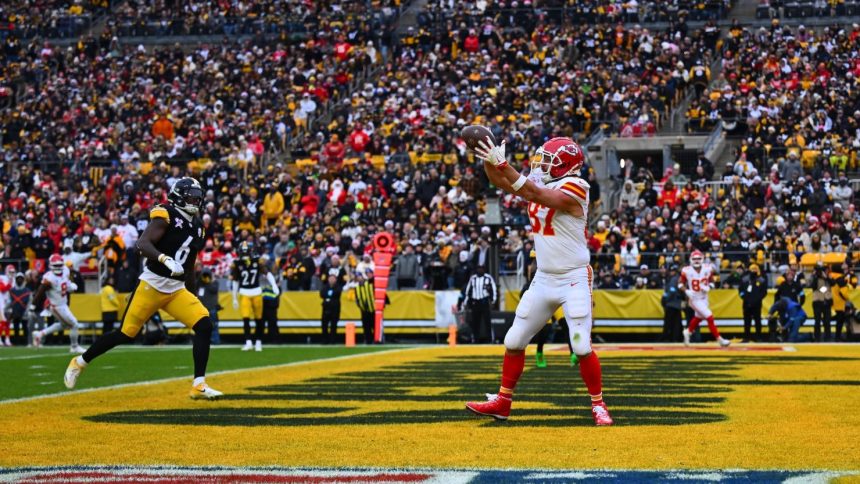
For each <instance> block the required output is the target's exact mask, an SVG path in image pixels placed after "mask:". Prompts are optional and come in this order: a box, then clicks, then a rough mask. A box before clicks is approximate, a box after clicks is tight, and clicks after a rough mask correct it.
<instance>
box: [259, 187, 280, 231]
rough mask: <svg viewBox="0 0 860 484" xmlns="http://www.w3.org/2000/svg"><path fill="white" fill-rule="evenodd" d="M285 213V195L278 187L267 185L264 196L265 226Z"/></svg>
mask: <svg viewBox="0 0 860 484" xmlns="http://www.w3.org/2000/svg"><path fill="white" fill-rule="evenodd" d="M283 213H284V196H283V195H281V192H280V190H278V187H276V186H274V185H266V196H265V197H263V227H264V228H265V227H268V226H269V224H271V223H273V222H275V221H276V220H278V218H280V216H281V215H282V214H283Z"/></svg>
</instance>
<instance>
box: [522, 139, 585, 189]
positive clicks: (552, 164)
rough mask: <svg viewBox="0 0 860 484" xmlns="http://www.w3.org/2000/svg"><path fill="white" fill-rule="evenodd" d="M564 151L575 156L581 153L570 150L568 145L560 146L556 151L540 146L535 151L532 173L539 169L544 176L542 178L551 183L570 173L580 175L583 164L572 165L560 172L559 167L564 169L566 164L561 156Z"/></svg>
mask: <svg viewBox="0 0 860 484" xmlns="http://www.w3.org/2000/svg"><path fill="white" fill-rule="evenodd" d="M562 153H565V154H569V155H570V156H574V157H575V156H577V155H578V154H579V153H577V152H575V151H571V150H569V149H568V148H567V146H562V147H560V148H559V149H558V150H557V151H556V152H555V153H550V152H549V151H547V150H545V149H544V148H543V146H541V147H539V148H538V149H537V150H536V151H535V155H534V156H533V157H532V160H531V169H532V173H534V172H536V171H537V172H538V173H539V174H540V176H541V177H542V178H541V179H542V180H543V182H544V183H549V182H551V181H552V180H555V179H558V178H562V177H564V176H566V175H569V174H573V175H578V174H579V168H581V167H582V165H580V166H579V167H572V168H571V169H569V170H567V171H565V172H563V173H560V172H559V169H563V167H564V165H565V161H564V160H562V158H561V155H562Z"/></svg>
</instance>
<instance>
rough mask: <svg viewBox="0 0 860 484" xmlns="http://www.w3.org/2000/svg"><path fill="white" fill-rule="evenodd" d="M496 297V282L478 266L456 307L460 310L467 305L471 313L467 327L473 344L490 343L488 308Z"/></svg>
mask: <svg viewBox="0 0 860 484" xmlns="http://www.w3.org/2000/svg"><path fill="white" fill-rule="evenodd" d="M497 297H498V291H497V290H496V281H494V280H493V277H492V276H490V275H489V274H487V273H486V269H485V268H484V266H482V265H479V266H478V267H477V269H476V272H475V274H473V275H472V277H471V278H469V283H468V284H466V288H465V289H464V290H463V296H462V301H461V303H460V305H459V307H458V309H459V310H462V307H463V305H464V304H465V305H467V306H468V308H469V309H470V310H471V312H472V317H471V319H470V320H469V327H471V328H472V342H473V343H487V342H489V341H490V307H491V305H492V304H495V302H496V298H497Z"/></svg>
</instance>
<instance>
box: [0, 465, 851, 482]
mask: <svg viewBox="0 0 860 484" xmlns="http://www.w3.org/2000/svg"><path fill="white" fill-rule="evenodd" d="M88 473H100V474H101V477H99V479H98V481H99V482H128V481H129V480H132V476H135V477H137V478H139V477H140V476H141V475H145V476H151V477H152V478H155V479H157V480H158V481H159V482H170V480H171V479H176V480H177V481H181V480H186V481H187V479H188V478H189V477H193V478H195V479H200V480H203V481H206V480H207V479H208V478H215V479H218V478H221V479H224V478H228V479H230V480H242V478H243V476H245V477H250V476H255V475H256V476H259V475H265V476H266V477H267V478H269V479H267V482H278V481H279V479H278V478H279V477H280V478H282V479H283V481H284V482H296V480H300V479H302V478H306V479H307V480H310V481H313V480H318V479H320V478H328V479H335V480H337V481H340V482H353V481H354V482H382V481H384V482H446V483H470V484H483V483H487V484H489V483H494V484H496V483H505V482H530V483H543V482H546V483H562V482H589V483H592V482H597V483H653V482H666V481H684V482H686V483H706V482H725V483H751V482H756V483H782V482H791V483H807V482H808V483H826V482H829V481H831V480H833V479H835V478H839V477H845V476H860V470H858V471H828V470H742V469H737V470H716V469H712V470H707V469H697V470H691V469H678V470H616V469H612V470H610V469H605V470H584V469H583V470H540V469H476V468H475V469H469V468H452V469H439V468H420V467H419V468H376V467H374V468H361V467H344V468H336V467H332V468H327V467H295V468H291V467H226V466H200V467H195V466H167V465H165V466H134V465H128V466H124V465H123V466H120V465H104V466H99V465H94V466H47V467H6V468H3V467H0V482H16V481H19V480H28V481H30V482H33V481H36V482H38V481H39V480H51V478H52V477H53V478H57V477H60V476H63V475H68V478H69V479H71V480H74V479H73V476H74V475H76V474H80V475H81V476H84V475H87V474H88ZM416 475H420V476H421V478H420V479H416ZM398 477H399V478H400V480H398ZM134 480H136V479H134Z"/></svg>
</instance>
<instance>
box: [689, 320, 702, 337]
mask: <svg viewBox="0 0 860 484" xmlns="http://www.w3.org/2000/svg"><path fill="white" fill-rule="evenodd" d="M701 322H702V320H701V319H699V318H697V317H696V316H693V319H691V320H690V325H689V326H687V331H689V332H691V333H692V332H693V331H695V330H696V328H698V327H699V323H701Z"/></svg>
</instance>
